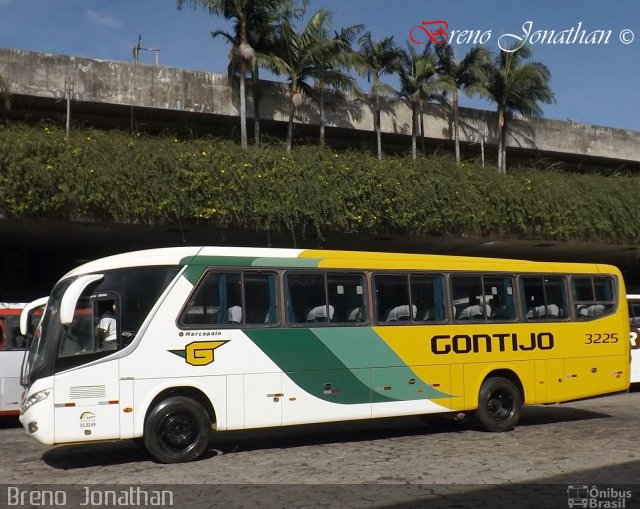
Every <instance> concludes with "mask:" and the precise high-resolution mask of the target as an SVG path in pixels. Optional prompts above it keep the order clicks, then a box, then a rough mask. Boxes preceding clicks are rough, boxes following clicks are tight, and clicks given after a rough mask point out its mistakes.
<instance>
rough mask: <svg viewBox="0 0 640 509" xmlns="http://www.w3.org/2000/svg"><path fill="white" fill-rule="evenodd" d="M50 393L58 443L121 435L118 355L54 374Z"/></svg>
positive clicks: (111, 437) (102, 438)
mask: <svg viewBox="0 0 640 509" xmlns="http://www.w3.org/2000/svg"><path fill="white" fill-rule="evenodd" d="M53 394H54V403H55V409H54V414H55V423H56V425H55V442H56V443H57V444H61V443H66V442H82V441H90V440H107V439H114V438H120V425H119V424H120V419H119V417H120V416H119V412H120V405H119V399H120V387H119V376H118V361H117V359H113V360H109V361H106V362H103V363H101V364H95V365H92V366H87V367H84V368H77V369H72V370H69V371H66V372H64V373H58V374H56V376H55V386H54V392H53Z"/></svg>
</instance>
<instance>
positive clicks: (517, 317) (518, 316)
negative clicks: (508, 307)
mask: <svg viewBox="0 0 640 509" xmlns="http://www.w3.org/2000/svg"><path fill="white" fill-rule="evenodd" d="M521 275H529V274H522V273H520V272H504V271H496V272H493V271H482V272H478V271H474V272H469V271H456V272H448V273H447V291H446V293H447V299H448V301H449V304H448V308H447V312H448V313H449V314H450V315H451V323H452V324H454V325H465V324H474V325H478V324H489V325H490V324H497V323H520V322H522V323H524V322H526V321H527V320H525V318H524V312H523V310H522V309H521V302H520V285H519V282H518V278H519V277H520V276H521ZM469 276H473V277H479V278H480V285H481V289H482V295H483V297H484V296H485V294H484V285H485V283H484V278H485V277H495V278H499V277H503V278H509V279H511V282H512V291H513V308H514V311H515V313H514V317H513V318H511V319H509V320H490V319H489V318H488V317H484V318H481V319H476V320H471V319H469V320H465V319H460V318H456V314H455V305H454V303H453V302H454V299H453V288H452V286H451V279H452V278H454V277H469ZM547 321H549V320H547Z"/></svg>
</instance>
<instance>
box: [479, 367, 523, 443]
mask: <svg viewBox="0 0 640 509" xmlns="http://www.w3.org/2000/svg"><path fill="white" fill-rule="evenodd" d="M521 412H522V395H521V394H520V390H519V389H518V387H516V385H515V384H514V383H513V382H512V381H511V380H508V379H506V378H503V377H492V378H488V379H486V380H485V381H484V382H483V383H482V387H480V394H479V396H478V409H477V410H476V412H475V414H474V416H473V418H474V422H475V423H476V425H477V426H479V427H480V428H482V429H484V430H486V431H495V432H502V431H510V430H512V429H513V428H514V427H515V426H516V424H517V423H518V421H519V420H520V414H521Z"/></svg>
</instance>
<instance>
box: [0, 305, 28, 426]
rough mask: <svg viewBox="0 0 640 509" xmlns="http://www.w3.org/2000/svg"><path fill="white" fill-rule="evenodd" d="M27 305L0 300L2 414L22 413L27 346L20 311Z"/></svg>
mask: <svg viewBox="0 0 640 509" xmlns="http://www.w3.org/2000/svg"><path fill="white" fill-rule="evenodd" d="M25 305H26V304H24V303H13V302H0V416H6V415H18V414H19V413H20V400H21V395H22V388H21V387H20V367H21V366H22V361H23V359H24V356H25V352H26V347H27V343H26V340H25V337H24V336H23V335H21V334H20V313H21V312H22V309H23V308H24V306H25Z"/></svg>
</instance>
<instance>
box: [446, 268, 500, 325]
mask: <svg viewBox="0 0 640 509" xmlns="http://www.w3.org/2000/svg"><path fill="white" fill-rule="evenodd" d="M451 296H452V300H453V304H454V316H455V318H456V319H458V320H474V321H477V320H485V319H487V318H488V317H489V316H491V307H490V306H489V304H488V303H487V300H486V299H485V296H484V292H483V287H482V276H452V277H451Z"/></svg>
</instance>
